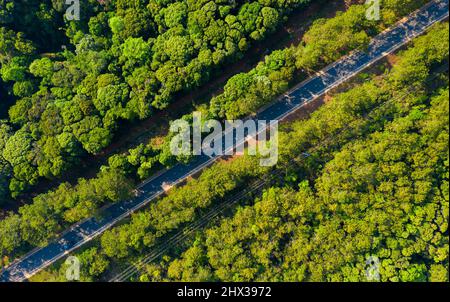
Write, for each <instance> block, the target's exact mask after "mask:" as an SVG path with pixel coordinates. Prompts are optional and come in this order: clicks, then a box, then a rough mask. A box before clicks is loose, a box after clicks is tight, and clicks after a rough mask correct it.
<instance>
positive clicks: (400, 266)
mask: <svg viewBox="0 0 450 302" xmlns="http://www.w3.org/2000/svg"><path fill="white" fill-rule="evenodd" d="M338 18H339V16H338ZM448 34H449V27H448V23H445V24H441V25H436V26H434V27H433V29H431V30H430V31H429V32H428V33H427V34H426V35H424V36H422V37H419V38H416V39H415V40H414V42H413V43H412V45H410V47H409V48H408V49H407V50H405V51H402V52H401V53H400V54H399V55H398V61H397V62H395V64H394V65H393V67H392V68H391V69H389V70H386V72H385V74H382V75H381V76H378V77H374V78H373V79H371V80H370V81H366V82H364V83H361V84H358V85H357V86H355V87H353V88H351V89H350V90H348V91H346V92H342V93H339V94H337V95H335V96H333V98H332V99H331V100H330V101H329V102H327V103H326V104H325V105H323V106H322V107H321V108H319V109H318V110H317V111H315V112H314V113H313V114H312V115H311V116H310V117H309V118H308V119H305V120H301V121H297V122H291V123H289V124H287V125H285V126H284V127H283V129H282V131H281V133H280V135H281V137H280V148H281V150H280V157H281V158H280V163H279V165H278V166H277V167H275V168H263V167H259V165H258V160H257V159H255V158H253V157H247V156H244V157H238V158H236V159H233V160H231V161H224V162H219V163H217V164H215V165H214V166H212V167H211V168H209V169H207V170H205V172H203V173H202V174H201V175H200V177H199V178H198V179H194V180H191V181H189V182H188V183H187V184H186V185H185V186H182V187H179V188H174V189H172V190H171V191H170V192H169V194H168V196H167V197H164V198H162V199H160V200H158V201H157V202H156V203H154V204H152V205H150V207H149V208H148V209H146V210H143V211H141V212H138V213H136V214H134V215H133V216H132V218H131V220H130V221H129V222H127V223H125V224H122V225H120V226H117V227H114V228H113V229H111V230H109V231H107V232H106V233H105V234H103V235H102V236H101V238H100V239H99V240H97V241H95V242H94V243H93V244H92V245H91V246H90V247H88V248H85V249H84V250H83V251H80V252H79V253H78V254H77V256H78V257H79V258H80V260H81V262H82V278H83V280H85V281H89V280H98V278H101V276H102V275H103V274H105V273H107V272H108V269H109V268H110V267H111V266H112V265H117V264H120V263H126V262H127V261H128V260H129V259H139V255H141V254H142V253H143V252H144V251H145V250H147V249H148V248H150V247H152V246H154V245H155V244H157V243H158V240H164V236H165V235H168V234H170V233H171V232H172V231H174V230H176V229H179V228H180V227H182V226H183V224H184V223H186V222H190V221H194V220H195V219H197V218H198V217H199V215H200V213H201V211H202V210H203V209H206V208H208V207H211V206H212V205H213V204H217V203H219V202H221V201H223V200H225V199H226V198H227V196H230V194H232V193H233V192H235V191H236V189H239V188H241V189H242V187H245V186H247V185H248V184H249V183H250V182H251V181H252V180H254V179H258V178H261V179H270V178H271V175H274V174H275V173H274V172H276V171H282V174H281V175H283V179H282V180H281V181H280V180H279V181H276V183H275V184H274V185H273V184H272V185H271V187H269V188H267V189H266V190H265V191H264V193H263V194H262V196H260V197H257V198H256V199H255V200H247V202H246V205H244V206H241V207H238V208H237V209H236V210H235V211H234V214H232V215H231V217H229V218H224V219H222V220H221V221H220V222H219V223H218V224H216V225H213V226H210V227H209V228H207V229H205V230H202V231H199V232H198V233H197V235H196V238H195V240H193V242H192V243H190V244H188V246H186V248H185V249H184V251H181V252H179V253H172V254H167V255H165V256H163V257H161V261H158V262H157V263H152V264H149V265H147V266H146V268H145V271H144V272H141V275H140V277H139V280H141V281H163V280H164V281H175V280H176V281H218V280H221V281H250V280H252V281H365V280H366V279H367V277H366V274H365V272H366V265H367V264H366V261H367V259H369V257H377V259H379V260H380V277H381V281H426V280H428V281H448V250H449V248H448V211H449V210H448V202H449V201H448V177H449V175H448V169H449V166H448V164H449V162H448V156H449V155H448V137H449V133H448V131H449V129H448V128H449V120H448V111H449V102H448V99H449V92H448V72H447V70H448V55H449V44H448V40H447V39H446V37H447V36H448ZM289 51H290V50H289ZM266 63H267V62H266ZM263 64H264V63H263ZM261 66H263V65H261ZM261 66H258V68H261ZM442 66H444V67H446V68H445V70H444V71H443V69H442V68H440V67H442ZM252 72H254V71H251V72H250V73H252ZM247 89H249V90H251V89H253V88H252V87H251V86H250V85H249V86H247ZM305 152H308V154H309V156H308V157H306V158H305V157H302V154H304V153H305ZM211 175H214V177H212V176H211ZM64 271H65V266H64V265H61V264H58V265H55V266H53V267H52V268H50V269H49V270H47V271H45V272H43V273H41V274H40V275H39V276H38V277H37V278H38V279H39V278H40V279H43V280H63V275H64Z"/></svg>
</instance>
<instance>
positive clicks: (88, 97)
mask: <svg viewBox="0 0 450 302" xmlns="http://www.w3.org/2000/svg"><path fill="white" fill-rule="evenodd" d="M2 2H10V1H2ZM32 2H33V3H35V2H38V1H32ZM43 2H44V3H43V4H41V6H42V7H44V8H49V7H51V6H52V5H53V10H50V13H49V14H52V12H53V13H54V14H57V12H61V13H63V12H64V11H65V7H64V5H63V4H64V1H62V0H61V1H49V0H47V1H43ZM83 2H84V1H83ZM308 2H309V0H294V1H288V2H286V1H266V0H260V1H232V2H230V1H222V0H216V1H197V0H179V1H155V0H151V1H143V0H140V1H128V0H118V1H108V4H104V5H106V7H102V4H99V3H98V2H97V1H94V0H91V1H89V2H88V4H84V6H86V7H83V8H82V9H81V11H82V15H83V16H84V17H83V18H84V20H80V21H70V22H66V25H65V27H64V28H65V30H66V35H67V37H68V38H69V39H70V44H71V45H72V46H73V47H66V49H65V50H64V51H62V52H58V53H53V54H43V55H40V54H39V53H38V52H37V50H36V46H35V45H34V43H33V41H30V40H29V39H27V37H29V36H30V35H26V34H23V33H22V32H17V31H15V29H16V28H22V27H23V26H21V25H20V24H16V23H17V22H18V21H16V20H19V19H20V13H22V12H23V8H22V7H21V5H20V4H18V5H17V7H16V4H15V3H14V2H10V3H9V4H6V7H7V9H6V12H5V11H4V9H2V14H6V15H8V16H6V17H3V18H2V19H0V20H1V22H2V24H4V27H1V28H0V41H2V42H1V45H0V63H1V69H0V75H1V78H2V80H3V81H4V82H5V83H6V85H7V86H8V87H10V92H11V93H12V94H13V95H14V96H15V97H17V101H16V102H15V104H14V105H13V106H12V107H11V108H10V109H9V120H8V121H5V122H2V123H1V126H0V127H1V128H2V129H3V130H2V134H3V135H2V137H0V140H2V141H3V142H2V145H4V148H2V149H4V150H3V152H1V153H2V154H1V157H2V161H1V163H2V164H1V167H2V169H0V171H3V170H4V171H5V172H3V173H2V176H0V178H2V179H3V180H2V182H3V183H5V184H7V187H8V186H9V190H10V194H11V195H12V196H13V197H16V196H17V195H18V194H20V193H21V192H23V191H24V190H26V189H27V188H28V187H30V186H33V185H35V184H36V183H37V182H38V179H39V178H40V177H45V178H50V179H51V178H54V177H59V176H61V175H62V173H63V172H64V171H66V172H67V171H68V169H69V168H70V167H71V166H73V165H74V164H75V163H76V161H77V158H79V157H80V156H83V155H85V154H86V152H88V153H92V154H96V153H98V152H100V151H101V150H102V149H104V148H105V147H107V146H108V145H109V144H110V143H111V141H112V138H113V134H114V132H115V131H116V129H117V127H118V126H119V124H120V121H121V120H122V121H123V120H127V121H128V120H130V121H131V120H136V119H144V118H147V117H149V116H150V115H151V114H152V113H153V112H154V111H155V110H157V109H164V108H166V107H167V105H168V104H169V103H170V102H172V101H173V98H174V96H176V94H177V93H179V92H183V91H189V90H191V89H193V88H195V87H198V86H200V85H201V84H202V83H204V82H206V81H207V80H208V79H209V76H210V74H211V72H212V71H213V69H214V68H215V67H218V66H222V65H224V64H226V63H228V62H231V61H234V60H236V59H238V58H240V57H241V56H242V54H243V53H244V52H245V51H246V50H247V48H248V47H249V45H250V44H251V43H252V42H253V41H259V40H262V39H263V38H264V37H265V36H266V35H267V34H268V33H270V32H273V31H274V30H275V29H276V28H277V26H278V25H279V24H280V23H281V22H282V21H283V20H284V16H286V15H287V14H288V13H289V12H290V11H291V10H293V9H295V8H298V7H299V6H301V5H304V4H306V3H308ZM4 5H5V4H2V6H1V7H4ZM42 7H41V8H42ZM42 10H43V9H42ZM86 16H89V18H87V17H86ZM61 18H62V17H61ZM86 18H87V19H86ZM44 19H45V18H44ZM41 21H42V22H44V21H48V20H41ZM36 22H39V20H36ZM48 22H50V21H48ZM33 36H34V34H33ZM8 183H9V185H8ZM4 193H5V192H4ZM7 193H8V192H6V194H7Z"/></svg>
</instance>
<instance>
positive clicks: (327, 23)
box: [0, 1, 421, 257]
mask: <svg viewBox="0 0 450 302" xmlns="http://www.w3.org/2000/svg"><path fill="white" fill-rule="evenodd" d="M413 2H414V4H415V6H420V4H421V3H419V2H421V1H411V3H413ZM394 4H398V3H397V2H396V1H392V2H391V6H390V7H386V8H385V10H384V11H383V14H387V15H395V16H400V15H401V14H404V13H406V12H407V11H406V10H404V8H405V7H407V6H403V5H402V6H401V10H400V9H398V7H397V6H395V5H394ZM412 7H413V6H412V5H411V6H410V8H409V9H412ZM397 18H398V17H397ZM363 19H364V20H365V16H364V7H363V6H360V5H355V6H352V7H351V8H350V9H349V10H348V11H347V12H345V13H342V14H340V15H338V16H336V17H335V18H330V19H327V20H321V21H318V22H316V23H315V24H313V26H312V27H311V29H310V30H309V31H308V33H307V34H306V35H305V39H312V40H313V41H316V42H310V43H307V42H306V40H305V42H303V43H302V44H300V45H299V46H298V47H297V48H294V47H292V48H288V49H285V50H283V51H276V52H274V53H273V54H271V55H269V56H267V58H266V61H265V62H262V63H261V64H260V65H258V67H256V69H255V70H258V71H261V72H262V71H265V72H266V75H267V78H268V80H269V81H263V82H264V83H267V82H270V83H271V84H270V85H269V86H267V87H265V86H262V87H260V88H261V89H262V91H264V89H265V90H267V91H268V92H267V93H268V95H272V96H275V95H277V94H278V93H280V92H281V87H284V88H287V87H288V85H289V82H290V81H292V80H293V76H294V75H293V73H294V71H298V72H301V71H302V70H301V69H297V67H296V65H295V64H294V65H292V66H290V65H289V64H291V63H292V62H294V61H296V60H294V58H296V56H297V55H298V53H299V52H301V51H303V52H304V51H305V49H309V51H311V52H316V49H317V51H319V52H320V53H322V54H328V53H333V51H334V49H335V48H336V45H334V44H332V43H331V44H330V43H325V44H324V43H323V42H325V40H321V39H322V36H323V35H324V34H325V33H327V32H330V33H331V32H338V31H342V32H349V31H351V32H355V30H354V29H352V26H353V27H358V28H359V26H360V25H358V26H356V25H355V24H357V22H349V21H348V20H359V21H360V22H363V23H361V24H365V23H367V21H362V20H363ZM386 20H388V21H389V22H392V21H391V19H386ZM371 24H372V23H371ZM384 26H385V25H380V24H378V26H376V27H375V25H370V26H369V25H368V26H367V27H366V28H365V29H360V30H359V31H357V33H358V34H357V36H367V39H364V40H365V42H364V43H367V40H368V37H369V34H370V35H374V34H376V32H377V31H380V30H381V29H382V28H383V27H384ZM321 29H322V30H321ZM365 30H367V33H366V31H365ZM351 37H352V35H348V38H351ZM358 40H359V38H358ZM318 41H322V43H319V42H318ZM347 44H348V43H344V44H339V45H341V46H342V45H347ZM355 45H356V44H355ZM359 46H360V47H364V45H363V44H361V45H359ZM349 50H350V49H348V51H349ZM344 53H345V52H344V51H343V52H342V54H344ZM287 54H289V55H290V56H292V58H291V59H290V60H286V61H284V60H278V58H279V57H280V55H282V56H287ZM329 56H330V55H329ZM333 58H334V57H333ZM330 60H332V59H331V58H330ZM289 62H291V63H289ZM284 64H286V66H287V67H285V66H284ZM321 64H324V63H321ZM289 66H290V67H289ZM286 68H287V69H290V70H292V72H290V73H289V77H285V76H283V77H281V78H280V74H284V73H285V72H284V71H285V70H286ZM411 68H413V67H411ZM255 70H252V71H250V72H249V73H248V74H250V75H255V72H256V71H255ZM419 71H421V70H419ZM256 75H258V73H256ZM239 77H242V75H237V76H235V77H234V78H232V79H231V80H230V81H229V83H228V84H227V87H226V88H225V92H224V95H226V93H227V91H230V89H231V88H230V85H231V83H236V82H237V81H236V78H239ZM252 78H253V77H252ZM255 78H256V79H257V78H258V77H255ZM277 79H279V81H278V80H277ZM272 83H273V85H272ZM247 86H248V87H247V88H248V93H247V92H245V91H241V92H242V93H241V97H242V100H241V102H242V103H245V98H244V97H245V96H246V95H252V94H253V93H255V91H256V90H255V89H256V87H257V86H254V85H247ZM273 87H278V88H276V89H277V90H271V89H272V88H273ZM273 89H275V88H273ZM269 92H270V93H269ZM218 98H221V96H218ZM268 100H269V99H268V97H267V98H262V99H261V103H260V104H259V106H262V105H263V104H264V103H266V102H267V101H268ZM213 103H214V102H212V105H211V107H210V109H208V110H207V111H208V112H212V111H214V109H212V108H214V107H215V106H213ZM257 107H258V106H257V105H256V104H253V107H252V108H257ZM244 113H245V112H241V113H240V115H241V114H244ZM211 115H212V114H211ZM209 117H210V116H208V117H207V118H209ZM185 118H186V119H188V120H189V119H190V118H191V117H190V116H189V115H187V116H185ZM0 130H1V131H0V134H2V136H4V137H9V139H8V140H3V143H2V140H0V144H4V145H0V146H1V147H3V146H5V147H4V152H3V153H4V154H9V152H13V150H12V149H9V148H8V144H15V142H17V141H16V139H18V138H20V135H19V134H20V133H23V132H20V131H18V132H16V133H15V134H13V135H11V133H10V131H8V126H5V125H4V126H3V127H1V128H0ZM10 135H11V136H10ZM5 141H6V143H5ZM169 141H170V135H168V136H167V137H166V139H165V142H164V143H163V144H162V145H158V146H154V145H152V144H149V145H141V146H139V147H138V148H135V149H132V150H130V151H129V153H128V154H122V155H114V156H112V157H111V158H110V159H109V166H108V167H103V168H102V171H101V172H100V173H99V175H98V176H97V177H96V178H94V179H90V180H81V181H80V183H79V184H78V185H77V186H74V187H72V186H70V185H68V184H62V185H61V186H60V187H59V188H58V189H56V190H54V191H51V192H49V193H47V194H41V195H40V196H38V197H36V198H35V199H34V200H33V203H32V204H30V205H26V206H23V207H21V208H20V209H19V213H18V214H11V215H10V216H8V217H7V218H5V219H4V220H3V221H0V234H2V236H1V241H0V251H1V254H2V255H4V256H9V257H14V256H15V255H17V254H20V253H23V252H24V251H27V250H29V248H30V247H32V246H40V245H45V244H47V243H48V241H49V240H51V239H52V238H55V236H57V234H58V233H59V232H60V231H61V230H63V229H65V228H66V227H67V226H68V225H70V224H71V223H74V222H77V221H80V220H82V219H83V218H86V217H90V216H92V215H93V214H94V213H95V210H96V209H98V208H99V207H100V206H102V205H103V204H104V203H105V202H108V201H117V200H119V199H123V198H124V197H126V196H127V193H128V189H129V188H130V187H131V186H132V185H133V183H132V180H131V179H132V178H133V177H136V176H137V175H138V176H140V177H141V178H146V177H148V176H150V175H151V174H150V173H152V172H154V171H155V170H156V169H157V168H160V167H161V166H162V165H167V166H170V165H172V164H173V163H175V162H176V161H186V160H188V159H187V158H174V157H173V156H172V155H171V154H170V152H169V151H170V150H169ZM28 143H29V144H31V141H30V140H28ZM28 143H27V146H29V145H28ZM14 150H21V151H22V153H26V152H24V150H27V149H23V148H22V147H20V146H16V147H14ZM24 156H25V157H26V154H25V155H24ZM54 160H56V158H54ZM136 174H137V175H136ZM107 182H109V183H110V185H108V186H105V188H106V189H105V190H103V191H102V190H101V188H100V187H101V186H98V185H97V184H98V183H107ZM161 219H166V218H163V217H162V218H161Z"/></svg>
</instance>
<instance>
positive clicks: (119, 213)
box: [0, 0, 449, 282]
mask: <svg viewBox="0 0 450 302" xmlns="http://www.w3.org/2000/svg"><path fill="white" fill-rule="evenodd" d="M448 15H449V12H448V0H434V1H431V2H430V3H428V4H427V5H425V6H424V7H422V8H421V9H420V10H418V11H417V12H415V13H413V14H411V15H409V16H408V17H407V18H405V19H404V20H402V21H401V22H399V23H397V24H396V25H395V26H393V27H391V28H390V29H389V30H387V31H384V32H382V33H381V34H379V35H378V36H376V37H375V38H373V39H372V41H371V43H370V45H369V48H368V50H367V51H366V52H353V53H352V54H350V55H349V56H346V57H344V58H342V59H341V60H339V61H337V62H335V63H333V64H332V65H330V66H328V67H326V68H325V69H323V70H321V71H320V72H318V73H317V74H316V75H315V76H314V77H311V78H310V79H308V80H306V81H304V82H302V83H300V84H298V85H297V86H295V87H294V88H293V89H291V90H290V91H289V92H288V93H286V94H285V95H284V96H283V97H280V98H279V99H278V100H277V101H276V102H274V103H273V104H271V105H270V106H268V107H266V108H265V109H264V110H262V111H260V112H259V113H258V114H257V115H256V116H255V117H253V118H254V119H256V120H282V119H284V118H285V117H286V116H288V115H289V114H291V113H293V112H295V111H296V110H297V109H298V108H300V107H301V106H303V105H305V104H307V103H309V102H310V101H312V100H314V99H316V98H317V97H319V96H321V95H323V94H324V93H326V92H327V91H328V90H330V89H332V88H334V87H336V86H337V85H339V84H341V83H342V82H344V81H346V80H348V79H349V78H351V77H352V76H354V75H356V74H357V73H358V72H360V71H361V70H363V69H364V68H366V67H368V66H369V65H371V64H373V63H375V62H377V61H378V60H380V59H381V58H383V57H385V56H386V55H388V54H389V53H391V52H393V51H395V50H396V49H398V48H400V47H401V46H403V45H404V44H405V43H407V42H408V41H410V40H411V39H412V38H414V37H416V36H418V35H420V34H422V33H423V32H425V30H426V29H428V28H429V27H430V26H431V25H433V24H434V23H436V22H440V21H442V20H444V19H446V18H448ZM241 143H242V142H241ZM218 158H220V156H216V157H208V156H206V155H202V156H197V157H195V158H194V159H193V161H191V162H190V163H189V164H188V165H181V164H180V165H177V166H175V167H173V168H171V169H168V170H166V171H164V172H163V173H161V174H159V175H157V176H155V177H153V178H151V179H149V180H147V181H145V182H144V183H142V184H141V185H140V186H139V187H138V189H139V190H140V191H142V194H141V195H140V196H138V197H136V198H133V199H131V200H128V201H124V202H120V203H116V204H113V205H111V206H109V207H107V208H105V209H104V210H102V212H101V215H100V217H92V218H89V219H86V220H84V221H82V222H80V223H78V224H76V225H74V226H72V227H71V228H70V229H68V230H67V231H66V232H64V233H63V234H61V236H60V237H59V238H58V239H56V240H55V241H53V242H51V243H50V244H48V245H47V246H45V247H41V248H37V249H35V250H33V251H31V252H30V253H28V254H27V255H25V256H24V257H22V258H21V259H19V260H17V261H15V262H14V263H12V264H11V265H10V266H8V267H7V268H6V269H4V270H2V271H1V275H0V281H2V282H20V281H25V280H26V279H28V278H29V277H31V276H32V275H34V274H36V273H37V272H39V271H40V270H42V269H44V268H46V267H47V266H49V265H50V264H52V263H54V262H55V261H57V260H59V259H61V258H62V257H64V256H66V255H67V254H69V253H70V252H72V251H73V250H75V249H77V248H79V247H80V246H82V245H84V244H85V243H87V242H89V241H90V240H92V239H93V238H95V237H96V236H98V235H100V234H101V233H103V232H104V231H105V230H107V229H108V228H110V227H111V226H112V225H114V224H115V223H117V222H118V221H120V220H121V219H123V218H125V217H127V216H129V215H130V214H131V213H132V212H134V211H136V210H138V209H140V208H142V207H143V206H145V205H147V204H148V203H149V202H151V201H152V200H154V199H155V198H157V197H159V196H161V195H162V194H164V193H165V191H164V189H163V187H164V188H166V187H167V185H170V186H173V185H176V184H177V183H180V182H182V181H183V180H185V179H186V178H187V177H189V176H190V175H192V174H194V173H196V172H198V171H201V170H202V169H204V168H205V167H207V166H208V165H210V164H211V163H213V162H214V161H216V160H217V159H218Z"/></svg>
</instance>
